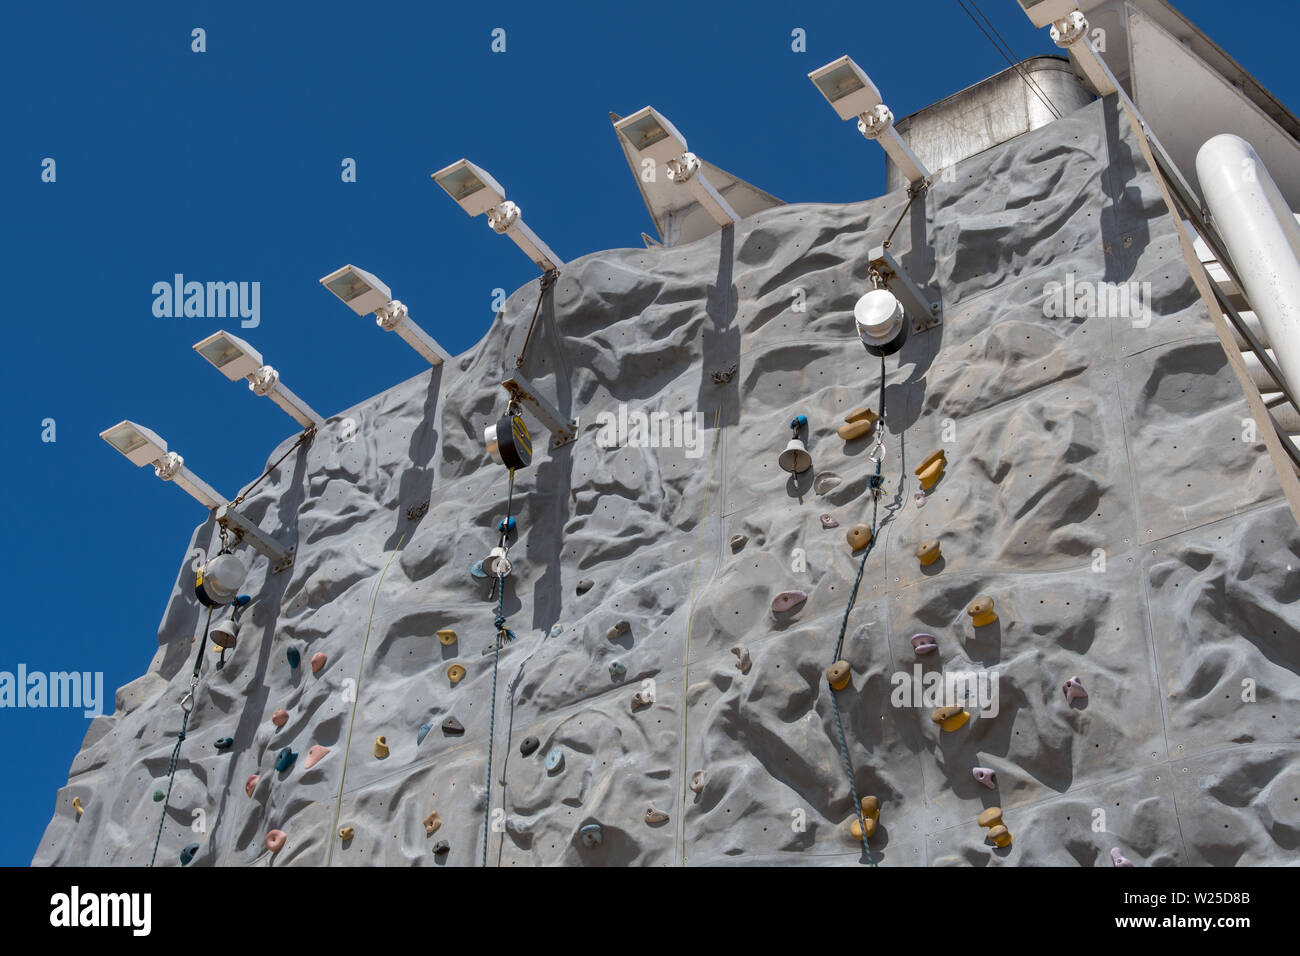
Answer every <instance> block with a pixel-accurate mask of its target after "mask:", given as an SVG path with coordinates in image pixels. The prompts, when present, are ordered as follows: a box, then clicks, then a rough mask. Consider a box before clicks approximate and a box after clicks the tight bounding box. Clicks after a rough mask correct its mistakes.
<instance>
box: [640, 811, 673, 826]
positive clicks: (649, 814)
mask: <svg viewBox="0 0 1300 956" xmlns="http://www.w3.org/2000/svg"><path fill="white" fill-rule="evenodd" d="M667 819H668V814H666V813H664V812H663V811H662V810H656V809H655V808H654V807H648V808H647V809H646V812H645V822H646V823H648V824H650V825H651V826H654V825H655V824H656V823H663V822H664V821H665V820H667Z"/></svg>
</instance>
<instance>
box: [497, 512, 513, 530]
mask: <svg viewBox="0 0 1300 956" xmlns="http://www.w3.org/2000/svg"><path fill="white" fill-rule="evenodd" d="M497 531H498V532H499V533H500V534H514V532H515V519H514V515H510V516H508V517H506V518H505V519H504V520H502V522H501V523H500V524H498V525H497Z"/></svg>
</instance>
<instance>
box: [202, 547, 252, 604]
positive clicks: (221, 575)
mask: <svg viewBox="0 0 1300 956" xmlns="http://www.w3.org/2000/svg"><path fill="white" fill-rule="evenodd" d="M247 573H248V571H247V569H245V567H244V563H243V562H242V561H240V560H239V558H237V557H235V556H234V555H233V554H231V553H230V551H229V550H227V549H224V548H223V549H222V550H221V551H220V552H219V553H218V554H217V556H216V557H215V558H213V559H212V560H210V561H209V562H208V563H207V564H205V565H203V567H201V568H200V569H199V571H198V574H197V575H196V576H195V579H194V596H195V597H197V598H198V599H199V603H200V604H202V605H204V606H205V607H211V608H216V607H225V606H226V605H228V604H233V603H235V598H236V597H238V596H239V589H240V587H242V586H243V584H244V576H245V575H246V574H247Z"/></svg>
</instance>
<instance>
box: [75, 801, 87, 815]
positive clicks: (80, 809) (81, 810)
mask: <svg viewBox="0 0 1300 956" xmlns="http://www.w3.org/2000/svg"><path fill="white" fill-rule="evenodd" d="M72 809H74V810H76V811H77V816H81V815H82V814H83V813H85V812H86V808H85V807H83V806H82V805H81V797H73V798H72Z"/></svg>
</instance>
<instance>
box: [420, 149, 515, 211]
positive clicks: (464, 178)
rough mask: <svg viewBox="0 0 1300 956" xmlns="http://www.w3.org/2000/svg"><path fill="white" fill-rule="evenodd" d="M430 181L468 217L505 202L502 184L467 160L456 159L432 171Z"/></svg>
mask: <svg viewBox="0 0 1300 956" xmlns="http://www.w3.org/2000/svg"><path fill="white" fill-rule="evenodd" d="M432 178H433V181H434V182H435V183H437V184H438V185H439V186H441V187H442V188H443V189H444V190H446V192H447V195H448V196H450V197H451V198H452V199H454V200H456V202H457V204H458V205H459V206H460V208H461V209H464V210H465V211H466V212H467V213H469V214H470V215H471V216H481V215H483V213H485V212H487V211H488V210H489V209H495V208H496V207H497V206H499V205H501V204H502V203H503V202H505V201H506V191H505V190H504V189H502V188H501V184H500V183H499V182H497V181H496V180H495V179H493V178H492V177H491V176H489V175H488V174H487V173H486V172H485V171H484V170H482V169H480V168H479V167H477V166H475V165H474V164H473V163H471V162H470V161H469V160H468V159H458V160H456V162H454V163H452V164H451V165H450V166H445V167H443V168H442V169H440V170H438V171H437V172H436V173H434V174H433V177H432Z"/></svg>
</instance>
